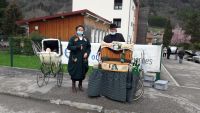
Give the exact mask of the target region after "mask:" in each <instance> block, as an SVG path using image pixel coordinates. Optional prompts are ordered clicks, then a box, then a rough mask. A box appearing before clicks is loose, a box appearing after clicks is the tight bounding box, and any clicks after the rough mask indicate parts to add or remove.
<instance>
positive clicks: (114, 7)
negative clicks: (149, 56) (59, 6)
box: [71, 0, 136, 42]
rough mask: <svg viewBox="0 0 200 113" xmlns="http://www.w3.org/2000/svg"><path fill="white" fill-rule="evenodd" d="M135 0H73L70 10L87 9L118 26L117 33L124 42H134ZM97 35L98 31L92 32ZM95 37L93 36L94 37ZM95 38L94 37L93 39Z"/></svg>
mask: <svg viewBox="0 0 200 113" xmlns="http://www.w3.org/2000/svg"><path fill="white" fill-rule="evenodd" d="M135 1H136V0H73V2H72V8H71V9H72V10H73V11H76V10H81V9H88V10H90V11H92V12H95V13H96V14H98V15H101V16H102V17H104V18H106V19H107V20H109V21H111V22H113V23H115V24H116V25H117V26H118V32H119V33H122V34H123V36H124V38H125V40H126V41H128V42H130V41H135V39H133V38H134V27H135V9H136V5H135V3H136V2H135ZM92 33H93V34H96V35H98V34H99V31H96V30H94V31H92ZM94 36H95V35H94ZM94 38H95V37H94Z"/></svg>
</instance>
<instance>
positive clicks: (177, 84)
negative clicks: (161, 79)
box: [162, 64, 180, 87]
mask: <svg viewBox="0 0 200 113" xmlns="http://www.w3.org/2000/svg"><path fill="white" fill-rule="evenodd" d="M162 67H163V68H164V70H165V71H166V72H167V74H168V75H169V77H170V78H171V79H172V81H173V82H174V83H175V84H176V86H178V87H180V84H179V83H178V82H177V81H176V80H175V79H174V77H173V76H172V75H171V74H170V73H169V71H168V70H167V69H166V68H165V66H164V65H163V64H162Z"/></svg>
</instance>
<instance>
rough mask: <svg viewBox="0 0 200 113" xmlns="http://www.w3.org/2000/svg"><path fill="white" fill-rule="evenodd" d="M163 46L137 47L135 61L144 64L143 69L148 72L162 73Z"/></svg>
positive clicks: (134, 52)
mask: <svg viewBox="0 0 200 113" xmlns="http://www.w3.org/2000/svg"><path fill="white" fill-rule="evenodd" d="M161 48H162V46H161V45H135V46H134V49H133V58H134V60H139V61H140V62H142V64H143V65H142V68H143V69H144V71H148V72H160V63H161Z"/></svg>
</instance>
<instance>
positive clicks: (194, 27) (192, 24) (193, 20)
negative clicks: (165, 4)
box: [178, 9, 200, 42]
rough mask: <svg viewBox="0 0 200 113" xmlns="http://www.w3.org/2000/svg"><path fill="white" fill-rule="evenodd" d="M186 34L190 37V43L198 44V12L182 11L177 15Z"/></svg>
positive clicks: (199, 24) (199, 18)
mask: <svg viewBox="0 0 200 113" xmlns="http://www.w3.org/2000/svg"><path fill="white" fill-rule="evenodd" d="M178 16H179V19H181V20H182V21H183V22H182V25H183V28H184V29H185V32H186V34H188V35H191V37H192V39H191V42H196V41H199V42H200V11H197V10H195V9H184V10H182V11H180V12H179V13H178Z"/></svg>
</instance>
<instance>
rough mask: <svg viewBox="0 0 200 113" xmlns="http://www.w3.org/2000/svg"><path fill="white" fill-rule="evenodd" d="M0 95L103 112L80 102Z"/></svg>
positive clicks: (95, 106)
mask: <svg viewBox="0 0 200 113" xmlns="http://www.w3.org/2000/svg"><path fill="white" fill-rule="evenodd" d="M0 94H2V95H8V96H14V97H21V98H26V99H33V100H37V101H44V102H49V103H51V104H56V105H66V106H70V107H74V108H77V109H82V110H91V111H97V112H100V113H103V112H104V107H103V106H98V105H92V104H87V103H80V102H73V101H70V100H61V99H57V100H54V99H44V98H37V97H32V96H30V95H28V94H27V93H20V92H19V93H11V92H4V91H0Z"/></svg>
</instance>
